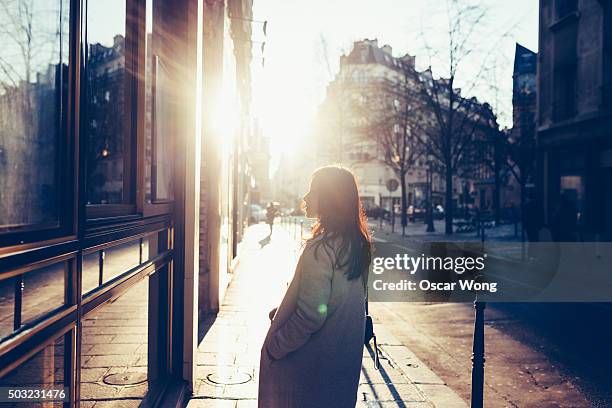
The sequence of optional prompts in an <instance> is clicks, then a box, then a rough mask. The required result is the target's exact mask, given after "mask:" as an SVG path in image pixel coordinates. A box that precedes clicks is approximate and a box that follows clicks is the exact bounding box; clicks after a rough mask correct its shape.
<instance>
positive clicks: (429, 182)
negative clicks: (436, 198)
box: [426, 154, 436, 232]
mask: <svg viewBox="0 0 612 408" xmlns="http://www.w3.org/2000/svg"><path fill="white" fill-rule="evenodd" d="M432 162H433V161H432V159H431V155H430V154H427V230H426V232H435V231H436V229H435V228H434V222H433V205H432V202H431V201H432V191H431V190H432V181H433V169H432V165H433V163H432Z"/></svg>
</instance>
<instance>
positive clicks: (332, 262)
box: [259, 166, 371, 408]
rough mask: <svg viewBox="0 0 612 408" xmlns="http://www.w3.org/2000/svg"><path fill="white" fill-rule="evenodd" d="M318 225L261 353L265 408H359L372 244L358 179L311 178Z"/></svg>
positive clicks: (334, 172) (309, 198)
mask: <svg viewBox="0 0 612 408" xmlns="http://www.w3.org/2000/svg"><path fill="white" fill-rule="evenodd" d="M304 204H305V209H306V216H307V217H310V218H316V219H317V221H316V223H315V225H314V227H313V230H312V237H311V238H310V239H309V240H307V241H306V243H305V246H304V248H303V251H302V254H301V256H300V259H299V261H298V264H297V267H296V270H295V274H294V276H293V279H292V281H291V284H290V285H289V287H288V289H287V292H286V294H285V296H284V298H283V300H282V302H281V304H280V306H279V307H278V309H277V310H276V311H274V310H273V311H272V312H271V313H270V317H271V319H272V323H271V325H270V329H269V330H268V334H267V336H266V339H265V340H264V343H263V346H262V349H261V360H260V370H259V407H260V408H331V407H333V408H344V407H347V408H348V407H354V406H355V403H356V398H357V386H358V383H359V373H360V369H361V358H362V355H363V354H362V353H363V337H364V330H365V286H366V284H367V274H368V267H369V265H370V260H371V254H370V236H369V233H368V231H367V227H366V219H365V213H364V211H363V208H362V207H361V204H360V201H359V194H358V191H357V184H356V182H355V178H354V177H353V175H352V174H351V172H349V171H348V170H346V169H343V168H341V167H336V166H328V167H323V168H320V169H318V170H316V171H315V172H314V174H313V175H312V179H311V182H310V191H309V192H308V194H306V196H305V197H304Z"/></svg>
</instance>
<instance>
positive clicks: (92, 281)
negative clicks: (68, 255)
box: [81, 252, 100, 294]
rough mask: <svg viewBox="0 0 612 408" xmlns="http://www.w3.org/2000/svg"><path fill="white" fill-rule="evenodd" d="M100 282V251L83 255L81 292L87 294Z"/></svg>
mask: <svg viewBox="0 0 612 408" xmlns="http://www.w3.org/2000/svg"><path fill="white" fill-rule="evenodd" d="M99 284H100V252H94V253H92V254H87V255H83V279H82V281H81V293H82V294H85V293H87V292H90V291H92V290H94V289H95V288H97V287H98V286H99Z"/></svg>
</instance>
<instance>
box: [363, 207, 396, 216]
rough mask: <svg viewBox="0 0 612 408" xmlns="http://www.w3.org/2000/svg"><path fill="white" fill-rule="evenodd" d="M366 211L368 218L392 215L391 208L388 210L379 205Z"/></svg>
mask: <svg viewBox="0 0 612 408" xmlns="http://www.w3.org/2000/svg"><path fill="white" fill-rule="evenodd" d="M365 213H366V216H367V217H368V218H376V219H378V218H380V217H383V218H384V219H387V218H389V216H390V215H391V213H390V211H389V210H386V209H384V208H382V207H379V206H377V205H375V206H370V207H368V208H366V210H365Z"/></svg>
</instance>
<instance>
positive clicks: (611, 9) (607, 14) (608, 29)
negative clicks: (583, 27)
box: [602, 1, 612, 106]
mask: <svg viewBox="0 0 612 408" xmlns="http://www.w3.org/2000/svg"><path fill="white" fill-rule="evenodd" d="M602 7H603V9H604V17H603V32H604V34H603V39H604V40H603V49H602V53H603V76H604V78H603V89H602V93H603V98H602V100H603V104H604V105H606V106H612V3H610V2H609V1H608V2H602Z"/></svg>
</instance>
